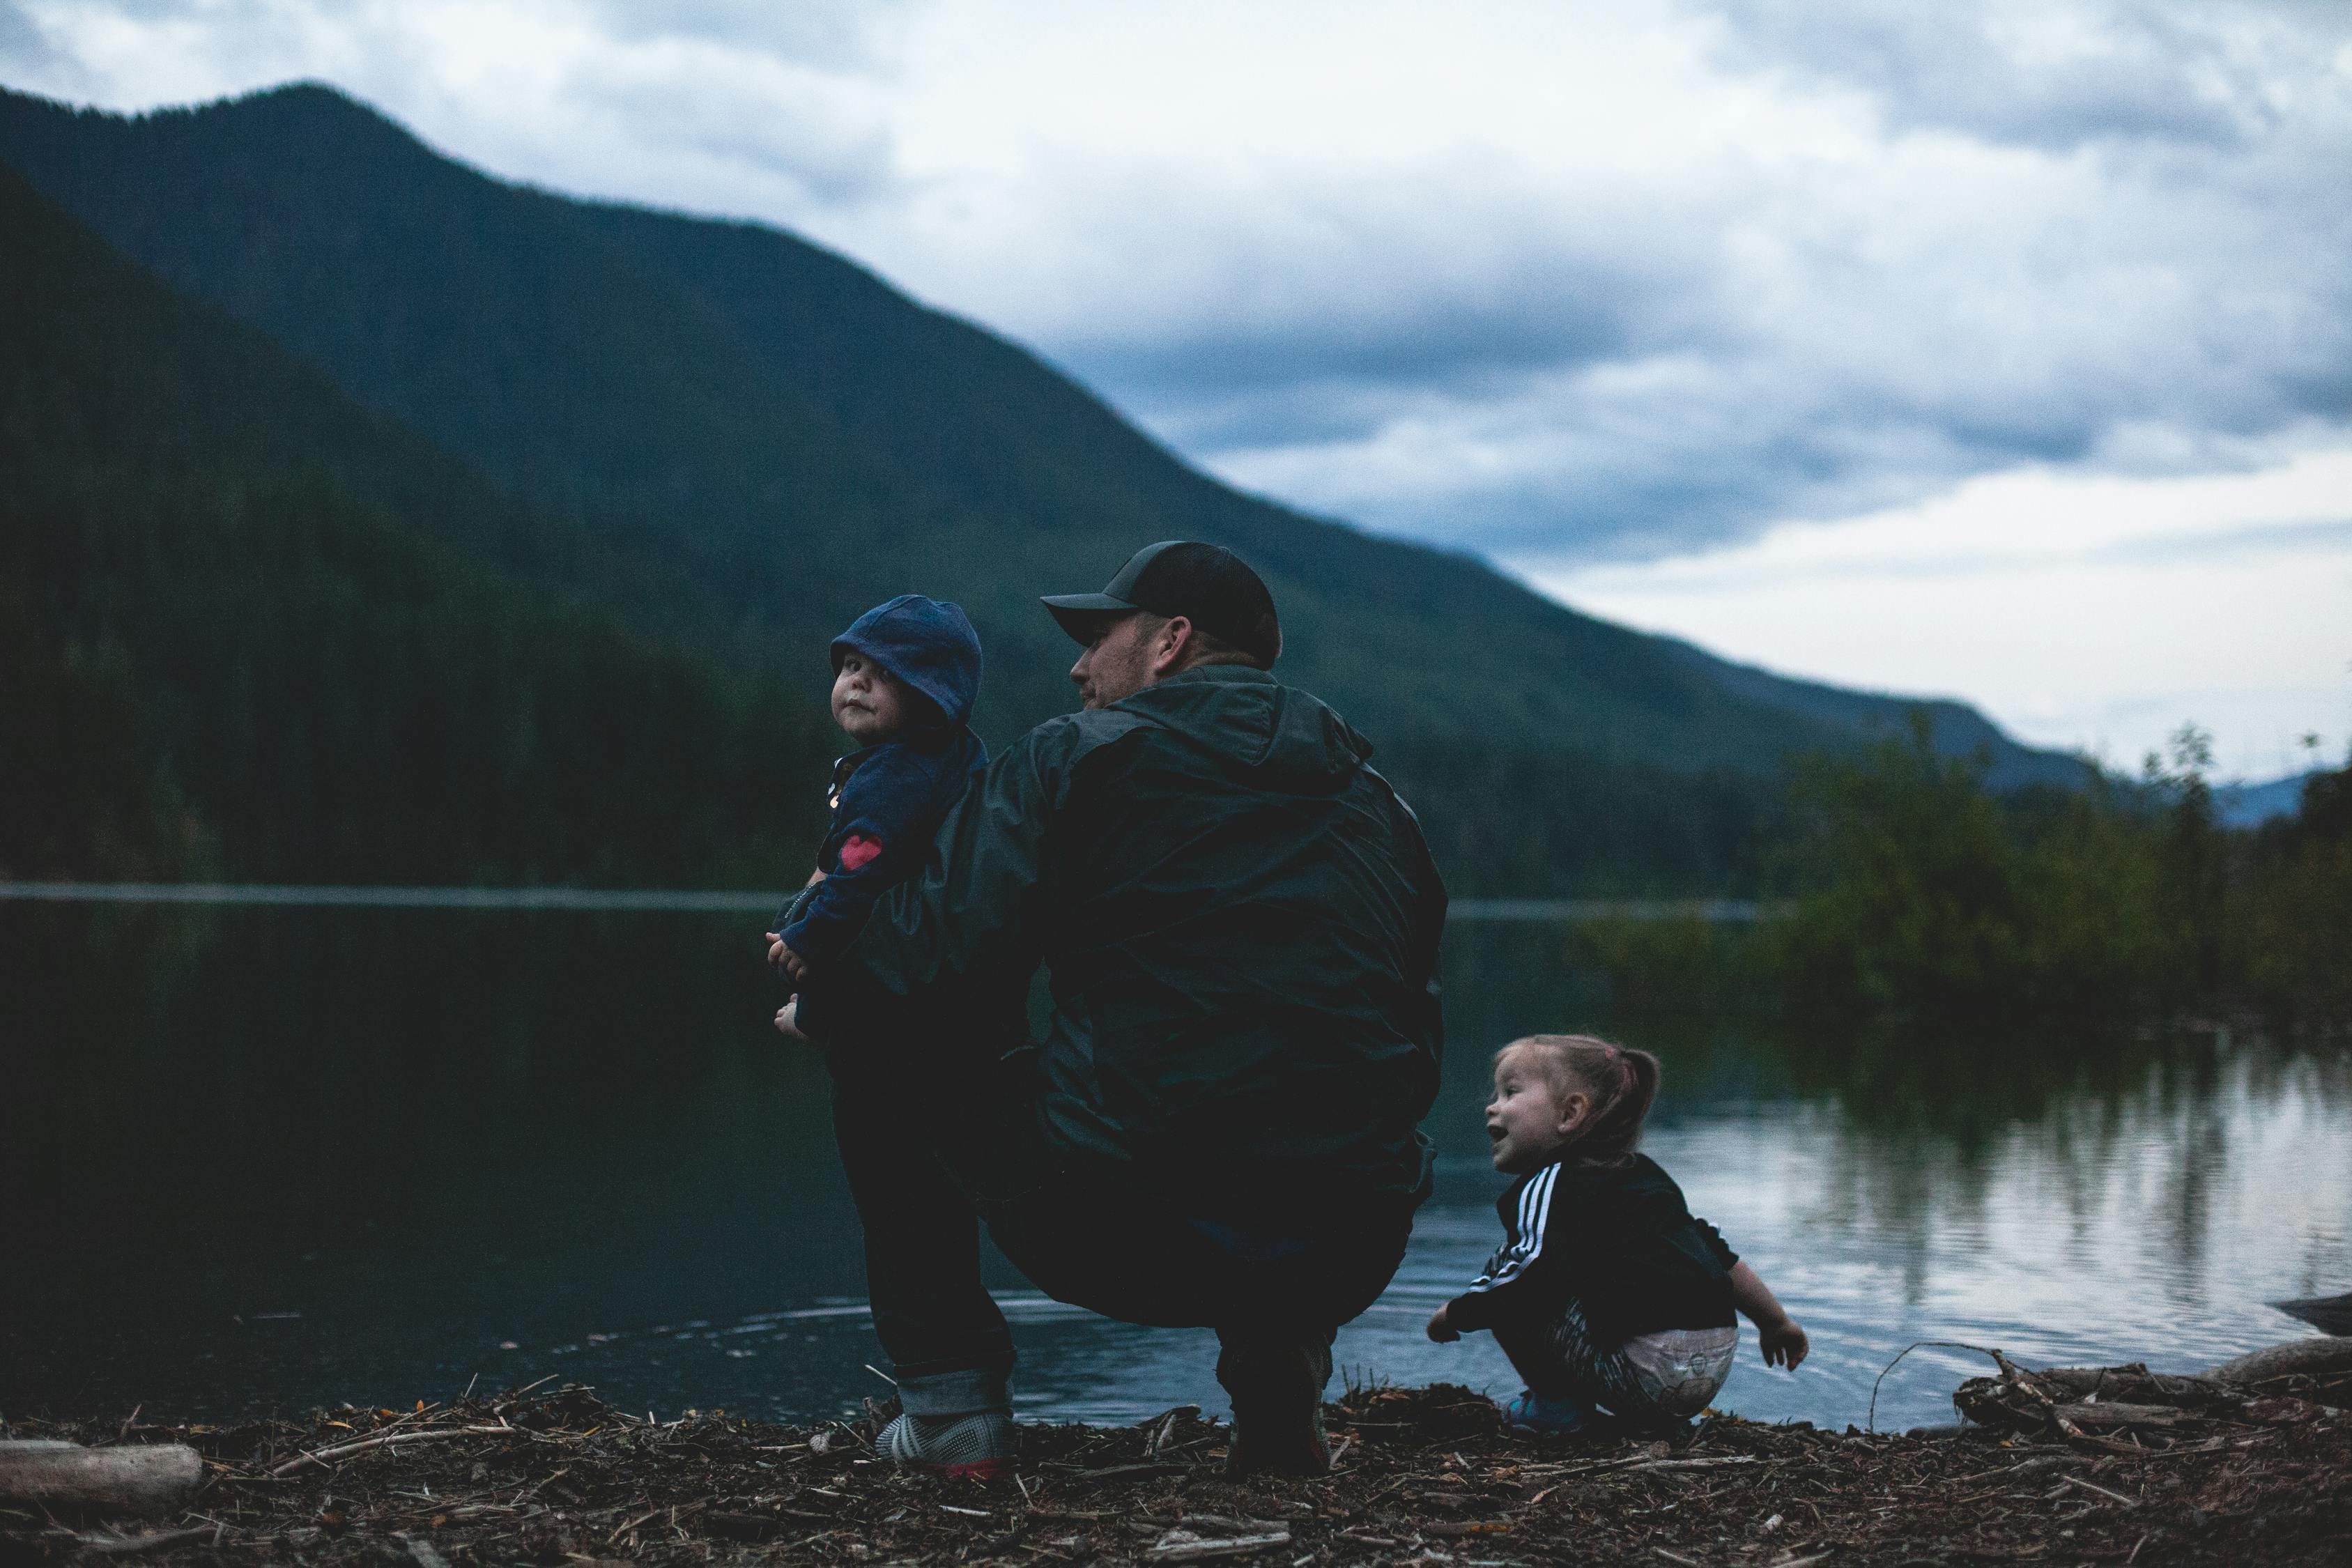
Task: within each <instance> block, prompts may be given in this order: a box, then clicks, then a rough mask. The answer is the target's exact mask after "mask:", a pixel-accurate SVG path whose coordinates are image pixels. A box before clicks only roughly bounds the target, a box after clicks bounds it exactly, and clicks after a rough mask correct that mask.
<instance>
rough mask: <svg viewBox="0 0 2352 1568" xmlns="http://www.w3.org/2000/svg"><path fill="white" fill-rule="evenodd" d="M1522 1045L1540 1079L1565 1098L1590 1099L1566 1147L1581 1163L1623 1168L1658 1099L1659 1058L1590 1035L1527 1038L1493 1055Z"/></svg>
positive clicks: (1497, 1056) (1637, 1142)
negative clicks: (1575, 1092) (1574, 1094)
mask: <svg viewBox="0 0 2352 1568" xmlns="http://www.w3.org/2000/svg"><path fill="white" fill-rule="evenodd" d="M1521 1047H1526V1048H1527V1049H1528V1050H1529V1051H1531V1052H1533V1053H1534V1054H1535V1056H1536V1057H1537V1058H1538V1060H1539V1061H1540V1062H1541V1063H1542V1064H1543V1068H1542V1070H1543V1075H1544V1081H1545V1082H1547V1083H1549V1085H1551V1089H1552V1092H1553V1093H1554V1094H1558V1095H1565V1094H1567V1093H1568V1092H1569V1091H1570V1089H1582V1090H1583V1091H1584V1092H1585V1093H1586V1094H1589V1095H1591V1097H1592V1113H1591V1115H1590V1116H1588V1117H1587V1118H1585V1121H1584V1125H1583V1127H1582V1128H1581V1129H1580V1130H1579V1131H1578V1132H1577V1134H1576V1140H1575V1142H1572V1143H1570V1145H1569V1149H1568V1158H1569V1159H1570V1160H1572V1161H1574V1162H1575V1163H1578V1164H1580V1165H1622V1164H1623V1163H1625V1162H1626V1161H1628V1160H1630V1159H1632V1158H1633V1151H1634V1150H1635V1149H1637V1148H1639V1147H1640V1146H1641V1142H1642V1123H1643V1121H1645V1120H1646V1119H1647V1118H1648V1116H1649V1114H1650V1105H1651V1102H1652V1101H1654V1100H1656V1099H1657V1098H1658V1058H1655V1057H1654V1056H1652V1055H1651V1054H1650V1053H1649V1052H1647V1051H1637V1050H1634V1049H1633V1048H1632V1047H1627V1046H1612V1045H1611V1044H1610V1043H1609V1042H1608V1041H1606V1040H1604V1039H1601V1038H1599V1037H1596V1036H1592V1035H1527V1036H1523V1037H1520V1038H1518V1039H1516V1040H1513V1041H1512V1042H1511V1043H1510V1044H1509V1045H1507V1046H1505V1047H1503V1049H1502V1050H1499V1051H1496V1053H1495V1059H1496V1061H1500V1060H1502V1059H1503V1056H1504V1054H1505V1053H1506V1052H1509V1051H1516V1050H1518V1049H1520V1048H1521Z"/></svg>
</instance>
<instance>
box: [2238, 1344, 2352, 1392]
mask: <svg viewBox="0 0 2352 1568" xmlns="http://www.w3.org/2000/svg"><path fill="white" fill-rule="evenodd" d="M2200 1375H2202V1376H2204V1377H2209V1378H2210V1379H2212V1380H2213V1381H2214V1382H2216V1383H2228V1384H2249V1383H2267V1382H2269V1381H2270V1380H2271V1379H2272V1378H2274V1377H2320V1378H2331V1379H2332V1378H2336V1377H2346V1376H2352V1339H2334V1338H2331V1339H2324V1340H2290V1341H2288V1342H2286V1343H2285V1344H2283V1345H2265V1346H2263V1348H2262V1349H2261V1350H2258V1351H2248V1352H2246V1353H2245V1354H2244V1355H2242V1356H2239V1357H2238V1358H2237V1359H2236V1360H2234V1361H2225V1362H2223V1363H2221V1365H2220V1366H2217V1367H2210V1368H2208V1369H2207V1370H2206V1371H2205V1372H2204V1373H2201V1374H2200Z"/></svg>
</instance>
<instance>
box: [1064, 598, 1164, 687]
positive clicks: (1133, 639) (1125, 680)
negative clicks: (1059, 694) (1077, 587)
mask: <svg viewBox="0 0 2352 1568" xmlns="http://www.w3.org/2000/svg"><path fill="white" fill-rule="evenodd" d="M1155 621H1156V617H1154V616H1145V615H1133V616H1117V617H1115V618H1112V619H1107V620H1104V621H1103V622H1102V623H1101V624H1099V625H1098V626H1097V627H1096V628H1095V636H1094V640H1093V641H1092V642H1089V643H1088V644H1087V651H1086V652H1084V653H1082V654H1080V655H1078V662H1077V663H1076V664H1074V665H1072V666H1070V679H1072V680H1074V681H1076V682H1077V686H1078V700H1079V702H1080V704H1081V705H1083V706H1085V707H1087V708H1090V709H1091V708H1108V707H1109V706H1110V705H1111V704H1112V703H1114V702H1116V701H1118V700H1119V699H1120V698H1122V697H1132V696H1134V695H1135V694H1136V693H1137V692H1139V691H1140V690H1142V689H1144V688H1145V687H1147V686H1149V685H1150V684H1151V683H1152V681H1153V680H1154V679H1157V671H1156V670H1155V669H1154V668H1153V660H1152V654H1153V652H1154V647H1153V645H1154V644H1155V643H1156V642H1157V641H1158V640H1159V639H1158V638H1157V637H1153V636H1151V635H1150V634H1151V633H1153V632H1156V631H1158V630H1159V629H1160V626H1164V625H1165V624H1166V623H1164V622H1160V623H1158V624H1157V625H1155V624H1154V623H1155Z"/></svg>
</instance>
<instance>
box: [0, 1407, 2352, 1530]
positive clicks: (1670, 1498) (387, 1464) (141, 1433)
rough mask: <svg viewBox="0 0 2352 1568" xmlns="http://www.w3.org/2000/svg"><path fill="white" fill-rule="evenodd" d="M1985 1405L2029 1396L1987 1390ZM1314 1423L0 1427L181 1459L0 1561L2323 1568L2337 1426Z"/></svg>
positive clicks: (1384, 1413)
mask: <svg viewBox="0 0 2352 1568" xmlns="http://www.w3.org/2000/svg"><path fill="white" fill-rule="evenodd" d="M2311 1392H2313V1391H2311V1390H2307V1389H2306V1390H2305V1394H2308V1393H2311ZM2319 1392H2321V1393H2328V1392H2332V1391H2327V1390H2322V1391H2319ZM1995 1393H1997V1394H2001V1395H2002V1397H2005V1398H2007V1399H2008V1401H2009V1403H2010V1405H2014V1406H2018V1407H2019V1408H2021V1409H2023V1408H2024V1407H2025V1405H2027V1403H2028V1402H2027V1401H2026V1399H2025V1397H2024V1395H2023V1394H2021V1393H2020V1392H2019V1391H2018V1390H2017V1389H2015V1388H2010V1389H2006V1390H2003V1389H2001V1388H2000V1387H1998V1386H1996V1388H1995ZM1980 1403H1981V1402H1980ZM1989 1407H1990V1406H1988V1408H1989ZM1327 1414H1328V1420H1329V1424H1330V1427H1331V1434H1332V1439H1333V1444H1334V1447H1335V1448H1336V1449H1337V1451H1338V1463H1337V1466H1336V1468H1335V1469H1334V1471H1333V1473H1332V1474H1331V1475H1329V1476H1328V1477H1325V1478H1318V1479H1311V1480H1292V1479H1248V1480H1234V1479H1227V1478H1226V1477H1225V1476H1224V1474H1223V1468H1222V1463H1221V1461H1222V1460H1223V1457H1224V1450H1225V1444H1226V1439H1227V1436H1228V1435H1229V1433H1228V1429H1227V1428H1226V1427H1225V1426H1222V1425H1219V1424H1217V1423H1215V1422H1213V1421H1208V1420H1204V1419H1202V1416H1201V1415H1200V1414H1199V1412H1197V1411H1195V1410H1193V1409H1192V1408H1191V1407H1190V1406H1187V1407H1185V1408H1184V1409H1182V1410H1180V1411H1175V1412H1171V1413H1169V1414H1168V1415H1164V1416H1160V1417H1155V1418H1154V1419H1153V1420H1151V1421H1150V1422H1147V1423H1145V1424H1143V1425H1142V1426H1137V1427H1132V1428H1108V1429H1107V1428H1100V1427H1088V1426H1030V1427H1024V1429H1023V1433H1022V1443H1023V1447H1022V1453H1021V1460H1020V1465H1019V1468H1018V1476H1017V1479H1006V1480H1001V1481H996V1482H992V1483H986V1484H983V1483H981V1482H978V1481H971V1480H959V1481H948V1480H941V1479H930V1478H926V1477H921V1476H914V1475H908V1474H904V1473H901V1472H898V1471H896V1470H894V1469H893V1468H890V1467H889V1466H888V1465H887V1464H883V1463H879V1462H877V1461H876V1460H875V1459H874V1458H873V1453H872V1448H871V1445H870V1439H871V1436H872V1428H871V1425H870V1422H871V1416H870V1415H869V1418H868V1421H867V1422H866V1423H857V1424H848V1425H835V1426H824V1427H816V1428H810V1427H793V1426H774V1425H770V1424H767V1423H762V1422H754V1421H746V1420H741V1419H738V1418H736V1417H733V1416H730V1415H724V1414H722V1413H719V1412H716V1411H713V1412H709V1413H707V1414H697V1415H688V1416H687V1417H686V1418H684V1419H681V1420H677V1421H664V1422H658V1423H656V1422H652V1421H649V1420H647V1419H646V1418H645V1417H644V1416H641V1415H630V1414H628V1413H627V1412H625V1411H621V1410H617V1409H614V1408H613V1407H612V1406H610V1405H606V1404H604V1403H603V1402H602V1401H601V1400H599V1399H598V1398H597V1397H596V1396H595V1395H594V1394H593V1393H591V1392H590V1391H588V1390H586V1389H581V1388H568V1387H567V1388H560V1389H559V1388H545V1387H543V1388H539V1389H534V1390H530V1391H525V1392H522V1393H519V1394H500V1395H498V1396H495V1397H489V1398H480V1399H475V1400H472V1401H469V1402H466V1403H462V1404H458V1405H447V1406H436V1405H423V1406H419V1407H416V1408H412V1409H407V1410H389V1409H371V1410H357V1409H352V1408H350V1407H345V1408H343V1409H341V1410H337V1411H328V1412H321V1413H320V1414H319V1415H317V1416H316V1418H315V1419H313V1420H311V1421H309V1422H305V1423H293V1422H259V1423H251V1424H247V1425H243V1426H226V1427H207V1426H155V1425H142V1424H141V1423H139V1422H136V1421H133V1422H130V1423H124V1422H122V1420H121V1417H120V1416H117V1417H115V1418H114V1419H113V1421H112V1422H111V1423H110V1422H102V1421H81V1422H35V1421H23V1420H18V1421H14V1422H10V1423H8V1424H7V1426H6V1431H5V1436H11V1437H19V1438H22V1437H47V1438H56V1437H65V1438H70V1439H74V1440H77V1441H79V1442H82V1443H87V1444H100V1443H104V1444H116V1443H153V1442H185V1443H188V1444H191V1445H193V1446H194V1447H196V1448H197V1449H198V1450H199V1451H200V1452H201V1453H202V1454H203V1455H204V1456H205V1480H204V1482H203V1483H202V1486H201V1489H199V1491H198V1492H197V1493H196V1494H195V1496H194V1498H193V1499H192V1500H190V1501H189V1503H188V1504H187V1506H186V1508H185V1510H184V1511H183V1512H181V1513H179V1514H178V1515H177V1516H176V1517H173V1518H171V1519H166V1520H162V1521H145V1522H143V1523H137V1524H132V1523H127V1522H123V1521H114V1522H111V1523H109V1522H107V1521H94V1520H89V1519H82V1520H70V1519H56V1518H51V1517H47V1516H45V1515H44V1514H43V1513H42V1511H41V1510H37V1509H30V1510H28V1509H26V1508H23V1507H7V1506H0V1557H5V1558H6V1559H9V1560H14V1561H17V1562H44V1561H46V1562H63V1561H68V1560H75V1561H79V1562H82V1563H94V1562H96V1561H99V1560H100V1559H101V1558H109V1559H116V1560H122V1559H131V1560H134V1561H136V1562H138V1563H142V1564H143V1563H173V1564H178V1563H190V1564H207V1565H209V1564H223V1565H229V1564H239V1565H242V1564H311V1563H316V1564H322V1565H347V1564H363V1565H367V1568H469V1565H472V1564H492V1563H499V1564H504V1563H537V1564H544V1565H546V1568H559V1565H566V1564H572V1563H580V1564H591V1563H603V1562H610V1561H629V1562H644V1563H771V1562H775V1563H820V1564H855V1565H856V1568H887V1565H890V1564H900V1563H904V1564H925V1565H945V1564H949V1563H956V1564H967V1563H968V1564H980V1563H1002V1564H1008V1565H1011V1564H1032V1565H1035V1568H1056V1565H1060V1564H1081V1563H1192V1562H1218V1563H1224V1562H1230V1563H1237V1564H1239V1563H1255V1564H1263V1565H1266V1568H1274V1565H1280V1568H1324V1565H1327V1564H1349V1565H1354V1564H1363V1565H1366V1568H1370V1565H1374V1564H1382V1565H1401V1564H1412V1565H1414V1568H1422V1565H1435V1564H1444V1565H1448V1568H1452V1565H1460V1568H1499V1565H1504V1564H1522V1563H1524V1564H1552V1563H1558V1564H1570V1563H1573V1564H1617V1563H1626V1564H1632V1563H1639V1564H1642V1565H1643V1568H1661V1565H1663V1564H1675V1563H1679V1564H1709V1565H1713V1564H1757V1565H1759V1568H1802V1565H1805V1564H1812V1563H1822V1564H1826V1565H1833V1568H1843V1565H1844V1564H1848V1563H1853V1564H1864V1563H1874V1564H1876V1563H1883V1564H1888V1565H1895V1564H1914V1563H1916V1564H1927V1563H2020V1562H2032V1563H2126V1564H2133V1565H2137V1564H2148V1565H2159V1564H2169V1563H2248V1564H2253V1563H2261V1564H2296V1563H2312V1564H2322V1563H2324V1564H2328V1565H2329V1568H2344V1565H2345V1564H2347V1563H2352V1415H2347V1414H2346V1413H2345V1412H2344V1411H2342V1410H2340V1409H2336V1408H2334V1407H2333V1406H2331V1405H2327V1404H2323V1403H2320V1402H2318V1401H2315V1400H2314V1399H2311V1398H2307V1397H2300V1396H2297V1395H2296V1394H2294V1393H2293V1392H2292V1391H2285V1390H2280V1391H2272V1396H2271V1397H2268V1398H2266V1399H2264V1400H2262V1401H2259V1402H2255V1403H2252V1404H2247V1403H2244V1402H2239V1403H2238V1404H2235V1405H2231V1406H2230V1407H2228V1408H2227V1409H2214V1408H2207V1409H2199V1410H2194V1411H2189V1412H2184V1413H2181V1414H2178V1415H2174V1416H2172V1417H2170V1418H2168V1419H2166V1420H2165V1421H2164V1422H2163V1423H2162V1424H2161V1429H2158V1428H2157V1427H2150V1428H2148V1429H2147V1430H2146V1431H2145V1432H2143V1431H2142V1430H2140V1429H2137V1428H2134V1427H2127V1426H2120V1425H2118V1426H2109V1427H2107V1428H2106V1429H2105V1431H2103V1432H2100V1433H2096V1434H2086V1433H2084V1432H2083V1431H2082V1430H2080V1429H2079V1426H2078V1427H2077V1429H2076V1430H2075V1431H2074V1433H2073V1434H2072V1435H2069V1434H2068V1433H2067V1432H2065V1431H2062V1430H2059V1429H2058V1427H2057V1426H2056V1425H2055V1424H2051V1423H2042V1426H2043V1429H2042V1430H2034V1429H2032V1428H2033V1427H2034V1426H2036V1424H2037V1423H2038V1422H2041V1417H2040V1416H2039V1415H2036V1414H2035V1413H2034V1412H2033V1411H2032V1410H2026V1411H2025V1414H2023V1415H2017V1416H2016V1417H2015V1418H2014V1419H2013V1420H2011V1426H2014V1427H2015V1428H2016V1429H2013V1430H2001V1429H1999V1428H1983V1427H1972V1428H1969V1429H1967V1430H1965V1431H1962V1432H1959V1433H1957V1434H1942V1435H1927V1436H1886V1435H1877V1436H1874V1435H1867V1434H1864V1433H1859V1432H1855V1431H1853V1430H1852V1429H1851V1428H1849V1429H1848V1430H1847V1431H1845V1432H1842V1433H1839V1432H1828V1431H1821V1430H1816V1429H1814V1428H1812V1427H1811V1426H1805V1425H1802V1424H1798V1425H1791V1426H1762V1425H1758V1424H1756V1423H1752V1422H1748V1421H1742V1420H1739V1419H1737V1418H1735V1417H1717V1418H1713V1419H1709V1420H1708V1421H1706V1423H1705V1424H1704V1425H1703V1426H1702V1427H1701V1429H1700V1431H1699V1433H1698V1435H1697V1436H1696V1439H1695V1440H1694V1441H1693V1442H1692V1443H1691V1445H1690V1446H1689V1447H1687V1448H1684V1449H1680V1450H1669V1449H1668V1448H1666V1447H1664V1445H1659V1444H1636V1443H1633V1442H1631V1441H1617V1442H1590V1441H1588V1442H1582V1443H1577V1444H1552V1445H1546V1444H1540V1443H1537V1442H1533V1441H1530V1440H1528V1439H1527V1438H1524V1437H1520V1436H1514V1435H1512V1434H1510V1433H1508V1432H1507V1431H1506V1430H1505V1429H1504V1428H1503V1426H1502V1423H1501V1420H1500V1417H1499V1414H1498V1412H1497V1411H1496V1407H1495V1406H1494V1405H1492V1404H1490V1403H1489V1402H1488V1401H1487V1400H1486V1399H1485V1398H1484V1397H1482V1396H1480V1395H1478V1394H1473V1393H1471V1392H1469V1391H1468V1390H1466V1389H1461V1388H1454V1387H1447V1386H1443V1385H1441V1386H1438V1387H1433V1388H1419V1389H1371V1390H1365V1391H1358V1392H1352V1393H1350V1394H1349V1395H1348V1396H1347V1397H1346V1398H1345V1399H1344V1400H1343V1401H1341V1402H1340V1403H1339V1404H1338V1405H1333V1406H1330V1407H1329V1409H1328V1412H1327ZM2068 1425H2074V1424H2073V1423H2069V1424H2068Z"/></svg>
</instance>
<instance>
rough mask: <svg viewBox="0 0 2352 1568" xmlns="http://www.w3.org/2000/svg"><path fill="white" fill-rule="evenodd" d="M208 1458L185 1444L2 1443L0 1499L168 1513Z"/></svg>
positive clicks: (120, 1512)
mask: <svg viewBox="0 0 2352 1568" xmlns="http://www.w3.org/2000/svg"><path fill="white" fill-rule="evenodd" d="M204 1474H205V1462H204V1460H203V1459H202V1458H199V1457H198V1456H197V1453H196V1451H195V1450H194V1448H191V1447H187V1446H186V1445H185V1444H182V1443H158V1444H155V1445H153V1446H152V1447H147V1446H131V1447H119V1448H84V1447H79V1446H77V1445H75V1444H72V1443H56V1442H48V1441H36V1442H0V1498H6V1499H8V1500H11V1501H14V1502H26V1503H32V1504H35V1505H37V1506H38V1507H41V1508H45V1509H48V1510H52V1511H55V1512H58V1513H83V1514H101V1515H106V1516H109V1517H120V1518H137V1517H142V1516H146V1515H152V1514H159V1513H164V1512H168V1511H169V1510H171V1509H172V1508H173V1506H174V1505H176V1504H178V1503H179V1502H180V1501H181V1500H184V1498H186V1497H187V1495H188V1494H189V1493H190V1492H192V1491H194V1490H195V1489H196V1483H197V1482H198V1481H200V1480H202V1479H204Z"/></svg>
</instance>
